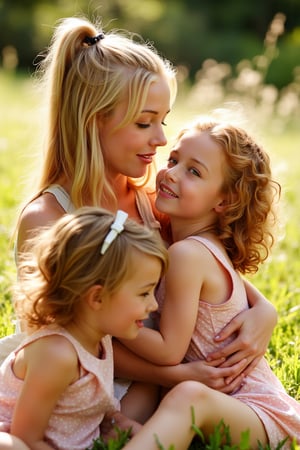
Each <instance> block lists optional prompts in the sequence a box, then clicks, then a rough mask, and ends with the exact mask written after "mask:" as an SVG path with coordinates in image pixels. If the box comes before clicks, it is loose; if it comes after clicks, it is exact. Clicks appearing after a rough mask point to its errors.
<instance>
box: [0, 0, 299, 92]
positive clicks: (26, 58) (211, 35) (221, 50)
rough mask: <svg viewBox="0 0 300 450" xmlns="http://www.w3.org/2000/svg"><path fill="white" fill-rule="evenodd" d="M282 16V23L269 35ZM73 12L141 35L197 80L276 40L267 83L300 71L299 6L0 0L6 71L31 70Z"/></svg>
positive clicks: (241, 1) (218, 0) (262, 0)
mask: <svg viewBox="0 0 300 450" xmlns="http://www.w3.org/2000/svg"><path fill="white" fill-rule="evenodd" d="M278 13H281V15H282V17H281V22H277V28H276V26H275V28H274V29H273V30H272V32H271V33H269V36H266V34H267V30H268V28H269V26H270V23H271V22H272V20H273V19H274V17H275V15H276V14H278ZM75 14H76V15H77V14H84V15H86V16H88V17H89V18H93V17H95V16H101V17H102V19H103V26H104V28H105V29H106V30H108V29H111V28H125V29H128V30H129V31H133V32H136V33H139V34H141V35H142V37H143V38H144V39H145V40H150V41H153V42H154V44H155V46H156V47H157V49H158V50H159V52H160V53H162V54H163V55H165V56H166V57H167V58H168V59H170V60H171V61H172V62H173V63H174V64H175V65H178V66H180V67H181V68H182V69H183V68H184V69H185V71H183V72H182V74H183V75H185V76H188V78H189V80H191V81H193V80H195V78H196V77H197V73H198V71H199V69H200V68H201V67H202V64H203V62H204V61H205V60H207V59H214V60H215V61H217V62H218V63H222V62H224V61H226V63H228V64H230V65H231V66H235V65H237V64H238V63H239V62H240V61H241V60H243V59H247V60H251V59H252V58H254V57H255V56H256V55H259V54H261V53H262V51H263V47H264V45H265V43H266V42H265V40H266V38H267V39H269V42H268V44H269V45H270V44H271V41H272V39H273V40H274V37H275V36H276V38H277V37H279V36H280V39H279V42H278V45H277V49H276V50H275V49H274V48H273V49H272V48H269V53H270V52H271V51H272V50H273V54H272V55H271V54H269V55H268V56H269V57H270V56H271V57H272V62H271V65H269V66H268V73H266V74H265V76H266V78H265V81H266V82H267V83H270V84H274V85H275V86H276V87H277V88H281V87H283V86H285V85H287V84H288V83H290V82H291V81H292V80H293V79H294V76H295V74H294V68H295V66H299V65H300V0H251V1H248V0H143V1H141V0H101V1H99V0H98V1H96V0H88V1H85V0H75V1H74V0H48V1H47V0H14V1H11V0H0V30H1V32H0V51H1V59H2V65H4V66H5V67H7V68H18V69H19V70H23V71H26V72H30V71H32V70H33V63H34V60H35V57H36V56H37V54H38V53H39V52H41V50H43V49H44V48H45V47H46V46H47V45H48V43H49V39H50V37H51V34H52V31H53V26H54V25H55V23H56V21H57V19H59V18H61V17H66V16H69V15H75ZM283 30H284V32H283ZM273 44H274V42H273ZM260 63H261V64H263V61H260Z"/></svg>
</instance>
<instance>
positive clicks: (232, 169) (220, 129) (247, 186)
mask: <svg viewBox="0 0 300 450" xmlns="http://www.w3.org/2000/svg"><path fill="white" fill-rule="evenodd" d="M192 128H194V129H196V130H198V131H200V132H205V133H208V134H209V136H210V137H211V139H212V140H213V141H214V142H216V143H217V144H218V145H219V146H220V148H221V149H222V150H223V152H224V155H225V161H226V164H225V167H224V168H223V170H224V183H223V186H222V192H223V193H224V194H225V195H226V207H225V209H224V212H222V214H219V215H218V219H217V220H218V222H217V223H216V224H215V228H214V231H215V232H216V234H217V235H218V237H219V239H220V240H221V242H222V243H223V245H224V247H225V249H226V251H227V253H228V255H229V257H230V259H231V261H232V264H233V266H234V268H235V269H236V270H238V271H239V272H240V273H242V274H245V273H255V272H257V270H258V266H259V264H260V263H262V262H263V261H265V260H266V259H267V257H268V255H269V252H270V249H271V247H272V245H273V244H274V234H273V232H272V229H273V226H274V225H275V223H276V214H275V208H274V206H275V200H276V198H277V199H279V197H280V193H281V187H280V184H279V183H278V182H277V181H275V180H273V179H272V173H271V167H270V158H269V156H268V154H267V153H266V152H265V151H264V149H263V148H262V147H261V146H260V145H258V144H257V143H256V142H255V141H254V140H253V139H252V137H250V136H249V134H248V133H247V132H246V131H245V130H244V129H242V128H240V127H238V126H235V125H232V124H228V123H223V122H219V121H214V120H207V119H203V120H201V119H199V120H197V121H196V122H194V123H193V124H192ZM189 130H190V128H185V129H183V130H182V131H181V132H180V134H179V136H178V139H180V138H181V137H182V136H183V135H184V134H185V133H186V132H187V131H189Z"/></svg>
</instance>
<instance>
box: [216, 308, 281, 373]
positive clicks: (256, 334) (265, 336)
mask: <svg viewBox="0 0 300 450" xmlns="http://www.w3.org/2000/svg"><path fill="white" fill-rule="evenodd" d="M268 319H269V322H268ZM271 322H272V323H271ZM273 328H274V307H273V306H271V308H270V304H269V303H268V302H266V303H262V304H260V305H257V306H253V307H252V308H250V309H248V310H245V311H243V312H241V313H240V314H238V315H237V316H236V317H235V318H234V319H232V320H231V322H230V323H229V324H228V325H226V327H225V328H223V330H222V331H221V332H220V333H219V335H218V336H216V338H215V340H216V341H217V342H222V341H224V340H225V339H227V338H228V337H230V336H231V335H232V334H236V338H235V339H234V340H233V341H232V342H230V343H229V344H227V345H226V346H225V347H223V348H222V349H220V350H218V351H215V352H213V353H211V354H210V355H209V358H208V361H212V360H214V359H217V360H218V359H219V358H222V357H224V358H225V359H226V361H225V362H224V363H222V364H221V365H220V367H223V368H225V367H230V366H232V365H234V364H237V363H239V362H241V361H242V360H246V361H247V364H246V367H245V368H244V375H245V376H246V375H248V374H249V373H250V372H251V370H252V369H253V368H254V367H255V366H256V365H257V364H258V362H259V360H260V359H261V358H262V356H263V355H264V354H265V352H266V350H267V347H268V344H269V340H270V337H271V334H272V331H273ZM229 381H230V379H229Z"/></svg>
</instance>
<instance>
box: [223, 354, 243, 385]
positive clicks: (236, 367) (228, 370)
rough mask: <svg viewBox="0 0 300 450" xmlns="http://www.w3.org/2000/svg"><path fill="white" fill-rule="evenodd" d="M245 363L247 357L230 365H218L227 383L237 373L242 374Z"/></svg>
mask: <svg viewBox="0 0 300 450" xmlns="http://www.w3.org/2000/svg"><path fill="white" fill-rule="evenodd" d="M247 365H248V362H247V358H244V359H242V360H241V361H239V362H237V363H236V364H233V365H232V366H230V367H220V369H221V370H222V373H223V377H224V378H225V381H226V382H227V384H228V383H231V381H232V380H234V379H235V378H236V377H237V376H238V375H240V374H242V373H243V372H244V371H245V368H246V367H247Z"/></svg>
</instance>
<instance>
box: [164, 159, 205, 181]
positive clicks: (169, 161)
mask: <svg viewBox="0 0 300 450" xmlns="http://www.w3.org/2000/svg"><path fill="white" fill-rule="evenodd" d="M167 161H168V167H169V166H171V165H175V164H177V161H176V159H175V158H172V157H170V158H168V160H167ZM189 172H191V173H192V174H193V175H195V176H196V177H199V178H201V174H200V173H199V172H198V170H196V169H194V168H191V169H189Z"/></svg>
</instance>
